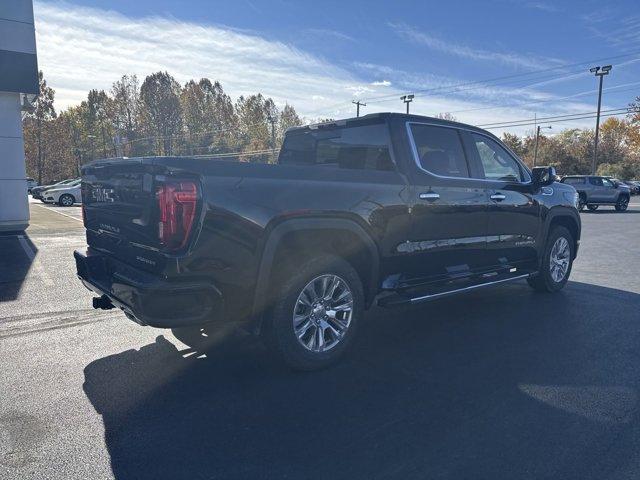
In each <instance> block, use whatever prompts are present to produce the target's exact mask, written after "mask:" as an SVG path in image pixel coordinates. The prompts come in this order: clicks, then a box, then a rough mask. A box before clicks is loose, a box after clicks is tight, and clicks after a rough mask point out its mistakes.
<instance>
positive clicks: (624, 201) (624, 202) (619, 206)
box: [616, 195, 629, 212]
mask: <svg viewBox="0 0 640 480" xmlns="http://www.w3.org/2000/svg"><path fill="white" fill-rule="evenodd" d="M628 206H629V197H627V196H626V195H624V196H621V197H620V198H619V199H618V201H617V202H616V212H624V211H625V210H626V209H627V207H628Z"/></svg>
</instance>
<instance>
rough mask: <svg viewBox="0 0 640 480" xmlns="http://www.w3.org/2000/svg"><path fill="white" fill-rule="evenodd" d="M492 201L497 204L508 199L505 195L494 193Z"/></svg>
mask: <svg viewBox="0 0 640 480" xmlns="http://www.w3.org/2000/svg"><path fill="white" fill-rule="evenodd" d="M489 198H491V200H493V201H495V202H501V201H503V200H504V199H505V198H507V196H506V195H505V194H504V193H494V194H493V195H491V197H489Z"/></svg>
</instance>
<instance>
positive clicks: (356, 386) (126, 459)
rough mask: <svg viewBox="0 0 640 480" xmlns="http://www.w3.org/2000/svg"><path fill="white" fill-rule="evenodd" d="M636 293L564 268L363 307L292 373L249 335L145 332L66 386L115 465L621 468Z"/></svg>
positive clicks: (151, 471)
mask: <svg viewBox="0 0 640 480" xmlns="http://www.w3.org/2000/svg"><path fill="white" fill-rule="evenodd" d="M639 307H640V295H638V294H636V293H632V292H627V291H622V290H615V289H610V288H603V287H599V286H594V285H588V284H583V283H577V282H572V283H570V284H569V285H568V286H567V288H566V289H565V290H564V291H562V292H560V293H559V294H556V295H542V294H535V293H533V292H532V291H531V290H530V289H529V288H528V287H526V286H525V285H515V284H514V285H510V286H506V287H503V288H495V289H492V290H485V291H484V292H480V291H478V292H475V293H472V294H469V295H467V296H464V297H458V298H451V299H446V300H442V301H439V302H434V303H431V304H426V305H423V306H421V307H420V308H417V307H412V308H410V309H404V310H388V311H381V310H376V311H372V312H370V314H369V315H368V317H367V318H366V323H363V325H362V330H361V331H360V335H359V338H358V342H357V343H356V345H355V348H354V350H353V351H352V353H351V354H350V355H349V356H348V357H347V358H345V359H344V360H343V361H342V362H341V363H339V364H338V365H336V366H334V367H333V368H330V369H327V370H324V371H320V372H314V373H306V374H301V373H292V372H290V371H288V370H286V369H285V368H283V367H281V366H280V365H279V364H278V362H277V361H276V360H275V359H274V358H273V356H272V355H270V354H269V353H268V352H267V351H266V350H265V349H264V348H263V347H262V346H261V345H260V344H259V343H258V342H256V341H250V340H248V339H238V338H231V339H229V340H227V341H226V342H222V344H219V345H218V347H217V348H216V349H215V350H207V351H206V352H203V351H201V350H199V349H198V347H199V345H200V343H199V342H200V340H198V341H197V342H194V346H195V348H188V349H186V350H179V349H178V348H177V347H176V346H175V345H174V343H172V342H171V341H169V340H168V339H167V338H165V337H164V336H162V335H160V336H158V337H157V339H156V341H155V343H152V344H149V345H146V346H143V347H142V348H140V349H139V350H128V351H125V352H122V353H119V354H116V355H112V356H108V357H105V358H102V359H99V360H96V361H94V362H92V363H90V364H89V365H87V367H86V368H85V371H84V373H85V383H84V390H85V393H86V395H87V397H88V398H89V400H90V401H91V403H92V404H93V406H94V407H95V409H96V411H97V412H98V413H99V414H100V415H101V416H102V419H103V422H104V427H105V440H106V445H107V448H108V451H109V454H110V456H111V465H112V469H113V473H114V475H115V477H116V478H117V479H119V480H125V479H140V478H154V479H155V478H252V479H253V478H283V477H286V478H322V479H325V478H332V479H333V478H435V477H446V478H542V477H545V478H581V479H585V478H607V477H610V476H611V475H612V474H613V473H617V474H619V475H620V476H621V477H623V476H625V475H624V474H626V473H630V472H631V471H633V470H631V469H633V468H636V467H637V465H638V458H637V454H638V451H640V429H639V426H640V425H639V422H638V418H637V415H636V414H637V408H638V406H637V400H638V399H637V391H638V385H639V383H640V377H639V376H638V375H637V371H638V369H637V367H638V354H637V352H638V345H639V344H640V329H639V328H638V320H639V315H638V308H639ZM170 338H171V337H170ZM183 340H185V338H183ZM186 340H188V339H186ZM203 353H205V355H206V357H205V356H204V355H203Z"/></svg>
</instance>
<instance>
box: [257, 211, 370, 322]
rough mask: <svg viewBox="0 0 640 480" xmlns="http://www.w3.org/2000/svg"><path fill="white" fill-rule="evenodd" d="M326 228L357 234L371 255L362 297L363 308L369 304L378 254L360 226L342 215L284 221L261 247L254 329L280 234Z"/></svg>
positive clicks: (281, 235) (259, 315)
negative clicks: (363, 300)
mask: <svg viewBox="0 0 640 480" xmlns="http://www.w3.org/2000/svg"><path fill="white" fill-rule="evenodd" d="M326 229H337V230H348V231H350V232H351V233H353V234H355V235H357V237H358V238H359V239H360V240H361V241H362V243H363V244H364V245H365V247H366V249H367V252H368V253H369V255H370V258H371V263H370V265H371V266H370V271H369V281H368V283H367V284H366V285H364V287H365V291H366V292H368V294H367V295H366V298H365V303H366V306H367V307H369V306H370V305H371V303H372V302H373V298H374V297H375V295H376V293H377V281H378V276H379V272H380V254H379V250H378V247H377V246H376V243H375V242H374V241H373V238H372V237H371V235H370V234H369V233H368V232H367V231H366V230H365V229H364V228H363V227H361V226H360V225H359V224H358V223H357V222H355V221H353V220H347V219H344V218H298V219H291V220H285V221H284V222H282V223H280V224H278V225H276V226H275V227H274V228H273V229H272V230H271V232H270V233H269V234H268V236H267V238H266V240H265V243H264V247H263V249H262V257H261V260H260V265H259V267H258V276H257V280H256V287H255V292H254V299H253V308H252V318H253V325H254V328H255V330H256V331H257V332H259V331H260V328H261V326H262V321H263V313H264V310H265V307H266V300H267V292H268V290H269V278H270V277H271V272H272V270H273V260H274V258H275V254H276V251H277V249H278V246H279V245H280V242H281V240H282V239H283V237H284V236H285V235H287V234H289V233H291V232H295V231H302V230H326Z"/></svg>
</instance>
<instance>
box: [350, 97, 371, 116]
mask: <svg viewBox="0 0 640 480" xmlns="http://www.w3.org/2000/svg"><path fill="white" fill-rule="evenodd" d="M351 103H353V104H354V105H355V106H356V117H359V116H360V107H361V106H362V107H366V106H367V104H366V103H362V102H361V101H360V100H358V101H357V102H356V101H355V100H353V101H351Z"/></svg>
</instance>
